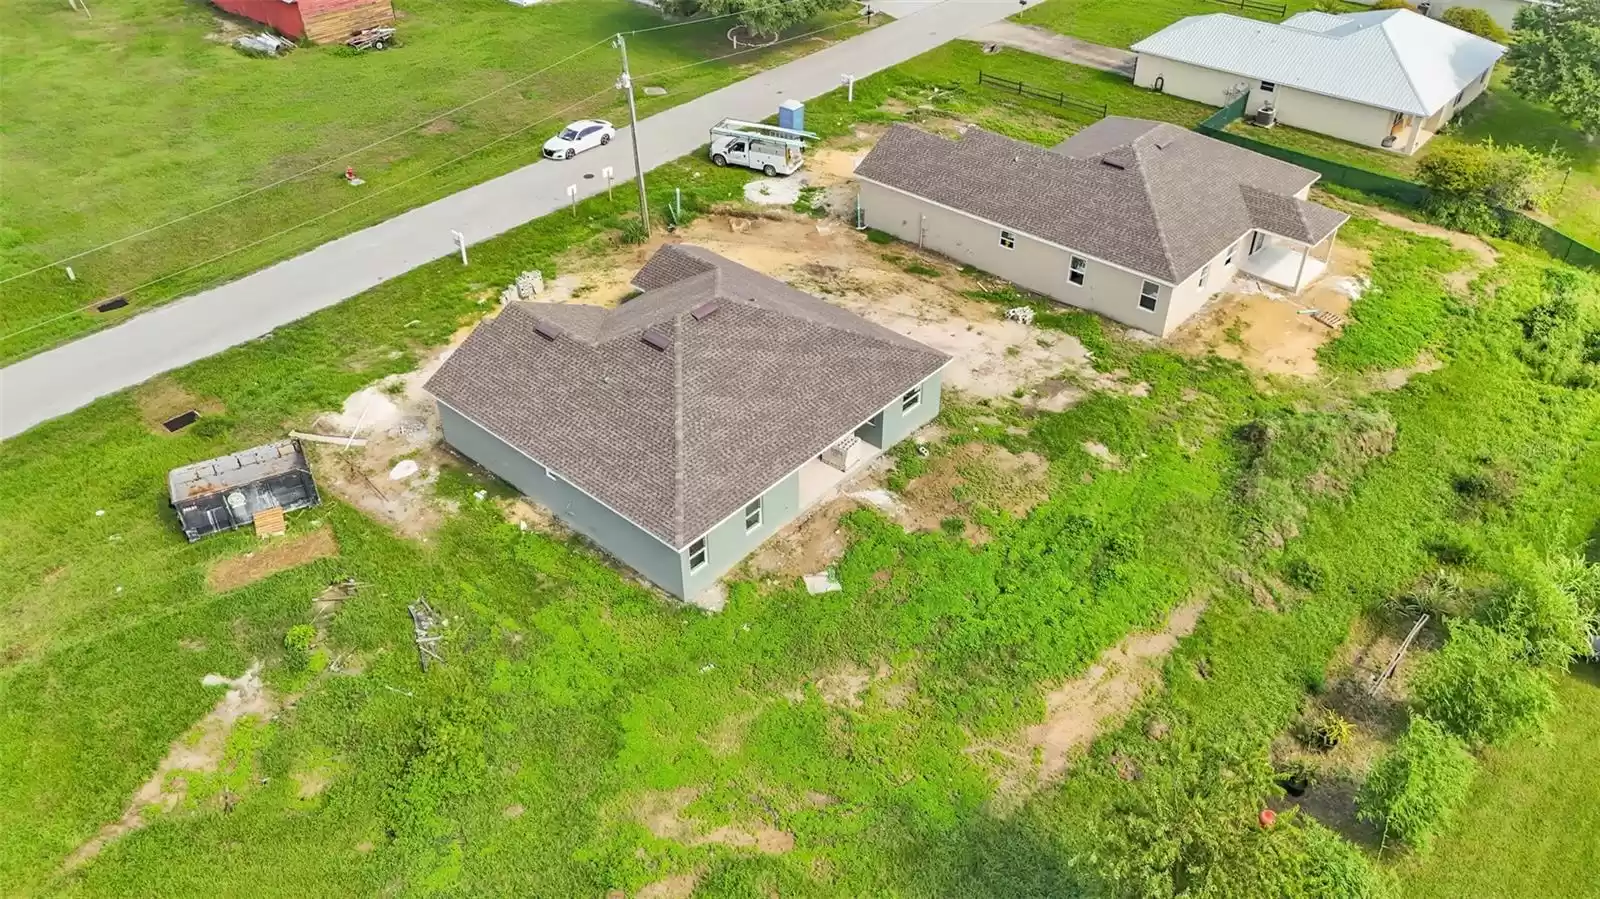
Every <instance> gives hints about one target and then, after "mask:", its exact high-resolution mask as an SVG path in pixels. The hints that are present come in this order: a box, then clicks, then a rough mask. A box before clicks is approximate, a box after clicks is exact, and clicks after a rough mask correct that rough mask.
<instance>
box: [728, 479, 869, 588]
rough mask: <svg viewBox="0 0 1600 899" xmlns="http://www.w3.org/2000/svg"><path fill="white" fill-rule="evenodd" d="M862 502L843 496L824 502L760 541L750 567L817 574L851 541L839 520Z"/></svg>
mask: <svg viewBox="0 0 1600 899" xmlns="http://www.w3.org/2000/svg"><path fill="white" fill-rule="evenodd" d="M858 505H859V503H858V502H857V501H856V500H854V499H851V498H850V497H848V496H841V497H839V498H838V499H835V500H833V501H832V502H827V503H824V504H822V505H820V506H817V507H816V508H814V509H812V510H811V511H810V512H808V513H806V515H805V516H804V517H803V518H801V519H800V520H799V521H797V522H795V523H794V524H792V525H790V526H788V527H786V528H784V530H783V531H782V532H780V533H778V534H776V535H774V536H773V537H772V539H770V540H768V541H766V542H765V543H763V544H761V546H760V547H759V548H758V549H757V550H756V551H755V552H754V553H753V554H752V555H751V556H750V561H749V563H748V564H749V566H750V570H751V571H752V572H754V573H756V574H758V575H760V574H767V575H776V576H780V577H788V578H797V577H803V576H805V575H808V574H816V573H817V572H819V571H823V570H826V569H827V567H828V566H830V565H832V564H833V563H834V562H836V561H838V560H839V557H840V556H842V555H844V551H845V546H846V544H847V543H848V540H847V539H846V535H845V532H844V528H843V527H842V526H841V525H840V524H839V519H840V518H842V517H844V515H845V513H846V512H849V511H850V510H852V509H854V508H856V507H857V506H858Z"/></svg>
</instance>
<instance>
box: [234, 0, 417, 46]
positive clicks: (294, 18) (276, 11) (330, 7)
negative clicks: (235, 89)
mask: <svg viewBox="0 0 1600 899" xmlns="http://www.w3.org/2000/svg"><path fill="white" fill-rule="evenodd" d="M215 2H216V4H217V6H219V7H221V8H222V9H224V10H226V11H228V12H231V13H233V14H234V15H236V16H243V17H244V18H246V19H250V20H252V21H256V22H260V23H262V24H263V25H270V26H272V28H273V29H274V30H276V31H277V32H278V33H279V34H282V35H284V36H285V37H290V38H295V39H299V38H302V37H303V38H306V39H308V40H311V41H313V42H316V43H319V44H321V43H327V42H330V41H342V40H344V39H345V38H347V37H349V36H350V35H352V34H354V33H355V32H357V31H360V30H362V29H364V28H376V27H377V26H379V25H387V24H389V23H390V22H393V21H394V7H393V6H391V5H389V0H215Z"/></svg>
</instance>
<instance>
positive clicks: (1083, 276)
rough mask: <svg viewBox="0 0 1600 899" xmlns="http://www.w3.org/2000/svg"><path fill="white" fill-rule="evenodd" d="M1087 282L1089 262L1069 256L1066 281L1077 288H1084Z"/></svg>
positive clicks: (1079, 257)
mask: <svg viewBox="0 0 1600 899" xmlns="http://www.w3.org/2000/svg"><path fill="white" fill-rule="evenodd" d="M1088 280H1089V260H1087V259H1085V258H1083V257H1082V256H1072V255H1069V256H1068V259H1067V281H1068V283H1071V284H1076V285H1078V286H1079V287H1082V286H1084V284H1086V283H1087V282H1088Z"/></svg>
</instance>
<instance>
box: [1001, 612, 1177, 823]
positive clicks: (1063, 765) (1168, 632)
mask: <svg viewBox="0 0 1600 899" xmlns="http://www.w3.org/2000/svg"><path fill="white" fill-rule="evenodd" d="M1204 611H1205V603H1204V602H1201V601H1193V602H1190V603H1187V604H1185V605H1183V606H1180V607H1179V608H1177V609H1174V610H1173V611H1172V614H1171V615H1169V616H1167V621H1166V624H1165V626H1163V627H1162V628H1161V630H1159V631H1152V632H1145V633H1136V634H1129V635H1128V636H1127V637H1125V638H1123V640H1122V642H1120V643H1118V644H1117V645H1116V646H1113V647H1112V648H1110V649H1108V650H1106V651H1105V652H1103V653H1101V654H1100V658H1099V659H1098V660H1096V662H1095V664H1094V665H1092V666H1091V667H1090V668H1089V670H1088V671H1085V672H1084V673H1083V674H1082V675H1081V676H1079V677H1076V678H1073V679H1072V680H1070V681H1067V682H1066V683H1064V684H1062V685H1060V686H1059V687H1057V688H1055V689H1053V690H1051V691H1050V692H1049V693H1047V694H1046V695H1045V719H1044V720H1043V721H1041V722H1040V723H1038V724H1035V725H1033V726H1032V727H1029V728H1028V729H1027V730H1026V731H1024V732H1023V733H1022V734H1020V735H1019V737H1018V738H1017V739H1016V740H1014V741H1012V742H1010V743H1009V744H1002V745H998V746H995V745H978V746H974V747H972V750H971V751H974V752H983V751H986V750H987V751H992V752H993V753H994V754H995V755H996V756H998V757H1000V758H1003V759H1006V760H1008V761H1007V762H1005V763H1002V764H1001V765H1000V767H999V770H998V772H997V773H998V774H999V777H1000V787H1001V788H1000V791H999V795H1000V796H1002V797H1004V799H1005V801H1012V802H1014V801H1017V800H1020V799H1021V798H1023V797H1026V796H1027V795H1030V794H1032V793H1033V792H1035V791H1037V790H1039V789H1041V788H1042V787H1044V786H1045V785H1047V784H1050V783H1053V782H1055V781H1058V780H1060V779H1061V778H1062V777H1063V776H1064V775H1065V774H1066V773H1067V768H1068V767H1069V765H1070V763H1071V759H1072V756H1073V754H1074V753H1076V752H1078V751H1080V750H1082V749H1084V748H1086V747H1087V746H1088V745H1089V743H1090V742H1092V741H1093V740H1094V738H1095V736H1096V735H1097V734H1099V733H1100V732H1101V730H1102V729H1104V728H1105V727H1107V726H1111V725H1114V724H1115V723H1116V722H1118V721H1120V720H1121V719H1122V717H1123V716H1125V715H1127V713H1128V712H1129V711H1131V710H1132V709H1133V707H1134V706H1135V705H1137V704H1138V703H1139V700H1140V699H1141V698H1143V697H1144V694H1145V691H1146V690H1148V689H1149V688H1150V687H1152V686H1153V685H1155V684H1156V683H1157V682H1159V680H1160V678H1161V666H1162V663H1163V662H1164V661H1165V659H1166V657H1167V656H1168V655H1169V654H1171V652H1172V650H1173V649H1174V648H1175V647H1177V645H1178V641H1179V640H1181V639H1182V638H1183V637H1186V636H1188V635H1189V634H1191V633H1193V632H1194V629H1195V626H1196V625H1197V624H1198V623H1199V621H1200V614H1201V613H1202V612H1204Z"/></svg>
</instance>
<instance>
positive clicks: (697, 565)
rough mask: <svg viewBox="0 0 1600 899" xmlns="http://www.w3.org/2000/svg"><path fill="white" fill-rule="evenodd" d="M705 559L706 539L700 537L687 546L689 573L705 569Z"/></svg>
mask: <svg viewBox="0 0 1600 899" xmlns="http://www.w3.org/2000/svg"><path fill="white" fill-rule="evenodd" d="M706 559H707V556H706V538H704V537H701V538H700V539H699V540H696V541H695V542H693V543H691V544H689V571H690V573H693V572H696V571H699V570H700V569H702V568H704V567H706Z"/></svg>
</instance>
